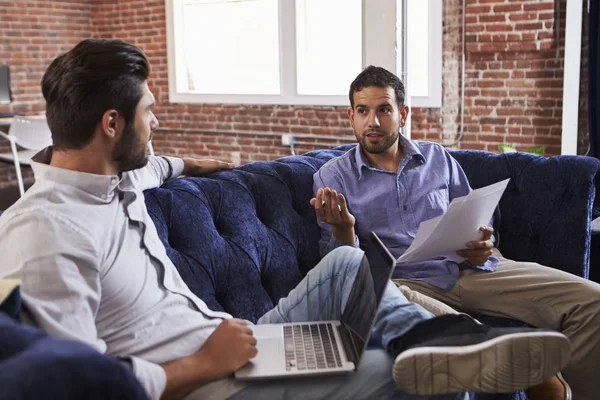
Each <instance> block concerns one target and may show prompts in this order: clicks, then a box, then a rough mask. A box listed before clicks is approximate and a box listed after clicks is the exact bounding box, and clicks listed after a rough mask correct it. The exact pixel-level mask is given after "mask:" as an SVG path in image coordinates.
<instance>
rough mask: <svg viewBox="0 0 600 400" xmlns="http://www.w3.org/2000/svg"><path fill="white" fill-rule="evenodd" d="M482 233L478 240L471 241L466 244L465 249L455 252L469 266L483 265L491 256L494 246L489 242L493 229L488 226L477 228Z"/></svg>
mask: <svg viewBox="0 0 600 400" xmlns="http://www.w3.org/2000/svg"><path fill="white" fill-rule="evenodd" d="M479 230H480V231H481V232H483V236H482V238H481V239H480V240H472V241H470V242H467V248H466V249H464V250H459V251H457V252H456V254H458V255H459V256H461V257H464V258H466V259H467V261H468V262H469V264H471V265H483V264H485V262H486V261H487V260H488V259H489V258H490V256H491V255H492V249H493V248H494V244H493V243H492V241H491V240H490V239H491V237H492V234H493V233H494V229H493V228H491V227H489V226H482V227H481V228H479Z"/></svg>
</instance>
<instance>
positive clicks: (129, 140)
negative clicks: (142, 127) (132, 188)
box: [112, 123, 148, 172]
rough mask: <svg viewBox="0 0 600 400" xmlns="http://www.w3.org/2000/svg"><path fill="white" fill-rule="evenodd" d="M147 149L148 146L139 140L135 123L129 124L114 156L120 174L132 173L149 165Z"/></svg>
mask: <svg viewBox="0 0 600 400" xmlns="http://www.w3.org/2000/svg"><path fill="white" fill-rule="evenodd" d="M147 149H148V146H147V145H146V144H144V143H142V142H141V141H140V140H139V139H138V135H136V132H135V129H134V128H133V123H128V124H127V125H126V126H125V129H123V132H122V133H121V137H120V138H119V141H118V142H117V143H116V145H115V148H114V149H113V154H112V157H113V161H114V162H115V163H116V164H117V168H118V170H119V172H126V171H132V170H134V169H138V168H142V167H143V166H145V165H146V164H147V163H148V154H147Z"/></svg>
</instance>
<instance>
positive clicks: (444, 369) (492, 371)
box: [394, 332, 571, 395]
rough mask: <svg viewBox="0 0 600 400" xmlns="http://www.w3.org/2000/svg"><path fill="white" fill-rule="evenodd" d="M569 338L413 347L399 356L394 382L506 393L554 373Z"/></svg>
mask: <svg viewBox="0 0 600 400" xmlns="http://www.w3.org/2000/svg"><path fill="white" fill-rule="evenodd" d="M570 348H571V346H570V343H569V339H567V337H565V336H564V335H562V334H560V333H558V332H527V333H513V334H507V335H502V336H499V337H496V338H493V339H490V340H488V341H485V342H483V343H478V344H475V345H470V346H456V347H452V346H449V347H438V346H435V347H416V348H413V349H409V350H406V351H404V352H402V353H400V354H399V355H398V357H397V358H396V361H395V362H394V380H395V381H396V384H397V385H398V386H399V387H400V388H401V389H402V390H404V391H405V392H407V393H411V394H419V395H435V394H445V393H458V392H463V391H469V392H483V393H508V392H514V391H517V390H524V389H527V388H530V387H532V386H535V385H538V384H540V383H542V382H544V381H546V380H547V379H549V378H550V377H552V376H554V375H555V374H556V373H557V372H558V371H560V370H561V369H562V368H563V367H564V365H565V364H566V363H567V361H568V360H569V357H570Z"/></svg>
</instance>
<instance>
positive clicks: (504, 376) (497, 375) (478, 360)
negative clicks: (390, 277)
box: [258, 247, 568, 395]
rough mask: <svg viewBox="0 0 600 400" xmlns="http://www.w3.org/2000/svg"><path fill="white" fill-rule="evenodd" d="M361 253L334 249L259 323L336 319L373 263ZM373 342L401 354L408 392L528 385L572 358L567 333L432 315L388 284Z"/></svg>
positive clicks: (400, 377) (397, 369) (399, 375)
mask: <svg viewBox="0 0 600 400" xmlns="http://www.w3.org/2000/svg"><path fill="white" fill-rule="evenodd" d="M363 257H364V255H363V252H362V251H361V250H359V249H354V248H350V247H342V248H339V249H337V250H335V251H334V252H332V253H330V254H329V255H328V256H327V257H325V258H324V259H323V260H322V261H321V263H319V265H317V266H316V267H315V268H314V269H313V270H311V271H310V272H309V274H308V275H307V276H306V277H305V279H304V280H303V281H302V282H301V283H300V284H299V285H298V287H296V288H295V289H294V290H293V291H292V292H290V294H289V296H288V297H287V298H283V299H281V300H280V301H279V304H278V305H277V306H276V307H275V308H274V309H273V310H271V311H269V312H267V313H266V314H265V315H264V316H263V317H261V318H260V319H259V321H258V322H259V323H280V322H304V321H311V320H328V319H334V320H335V319H339V318H340V316H341V314H342V311H343V310H344V307H345V305H346V302H347V299H348V297H349V295H350V292H351V290H352V289H353V284H354V279H355V277H356V276H357V272H358V271H359V269H360V271H361V272H364V268H368V267H365V265H363V262H364V258H363ZM367 274H368V272H367ZM361 293H362V292H361ZM366 294H367V293H365V295H366ZM372 343H375V344H378V345H381V346H382V347H383V348H384V349H386V350H388V351H390V352H392V355H393V356H396V359H395V362H394V368H393V370H394V380H395V381H396V383H397V384H398V385H399V386H400V387H401V388H402V389H403V390H405V391H408V392H410V393H418V394H428V395H430V394H440V393H452V392H460V391H464V390H469V391H480V392H510V391H513V390H518V389H523V388H526V387H529V386H531V385H535V384H538V383H541V382H543V381H544V380H545V379H548V378H549V377H551V376H552V375H554V374H555V373H556V372H557V371H558V370H559V369H560V368H561V367H562V366H563V365H564V363H565V361H566V358H567V356H568V340H567V338H566V337H564V336H563V335H560V334H558V333H555V332H546V331H540V330H532V329H507V328H490V327H487V326H484V325H481V324H479V323H477V322H475V321H474V320H472V319H471V318H469V317H467V316H465V315H455V314H453V315H445V316H442V317H437V318H435V317H433V315H432V314H431V313H429V312H428V311H426V310H424V309H423V308H422V307H420V306H418V305H416V304H413V303H409V302H408V301H407V300H406V298H405V297H404V296H403V295H402V294H401V292H400V291H399V290H398V289H397V288H396V287H395V286H394V285H393V284H392V283H391V282H389V284H388V286H387V287H386V289H385V292H384V297H383V299H382V302H381V305H380V307H379V312H378V315H377V321H376V323H375V327H374V328H373V331H372ZM548 349H553V350H552V351H548V352H547V350H548ZM513 353H516V354H513ZM544 353H546V354H544ZM542 354H544V356H543V357H541V355H542ZM542 358H543V361H541V359H542ZM482 363H483V364H482Z"/></svg>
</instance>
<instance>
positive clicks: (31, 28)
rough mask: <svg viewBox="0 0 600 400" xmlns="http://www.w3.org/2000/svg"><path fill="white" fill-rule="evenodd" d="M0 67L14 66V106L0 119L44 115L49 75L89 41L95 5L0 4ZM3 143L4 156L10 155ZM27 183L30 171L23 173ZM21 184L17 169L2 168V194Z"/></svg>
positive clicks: (42, 0) (37, 0) (0, 0)
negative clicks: (43, 85) (53, 65)
mask: <svg viewBox="0 0 600 400" xmlns="http://www.w3.org/2000/svg"><path fill="white" fill-rule="evenodd" d="M0 26H1V27H2V29H1V30H0V63H1V64H8V65H9V66H10V74H11V87H12V93H13V102H12V103H11V104H10V105H1V104H0V113H8V112H11V113H22V114H31V113H40V112H43V111H44V107H45V105H44V104H45V103H44V98H43V96H42V92H41V89H40V81H41V79H42V75H43V74H44V71H45V70H46V68H47V67H48V64H49V63H50V61H52V60H53V59H54V58H55V57H56V56H57V55H58V54H60V53H62V52H64V51H67V50H68V49H70V48H71V47H73V46H74V45H75V44H77V43H78V42H79V41H80V40H82V39H84V38H87V37H90V35H91V28H92V21H91V5H90V4H89V3H88V2H87V1H79V0H53V1H49V0H27V1H25V0H18V1H6V0H0ZM8 151H10V150H9V147H8V145H7V142H6V141H5V140H0V152H8ZM23 173H24V174H23V175H24V176H23V177H24V179H25V180H26V181H29V182H30V181H32V176H33V175H32V174H31V170H30V169H28V168H25V169H23ZM15 182H16V175H15V169H14V167H12V166H9V165H6V164H2V163H0V188H2V187H5V186H9V185H13V184H15Z"/></svg>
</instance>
